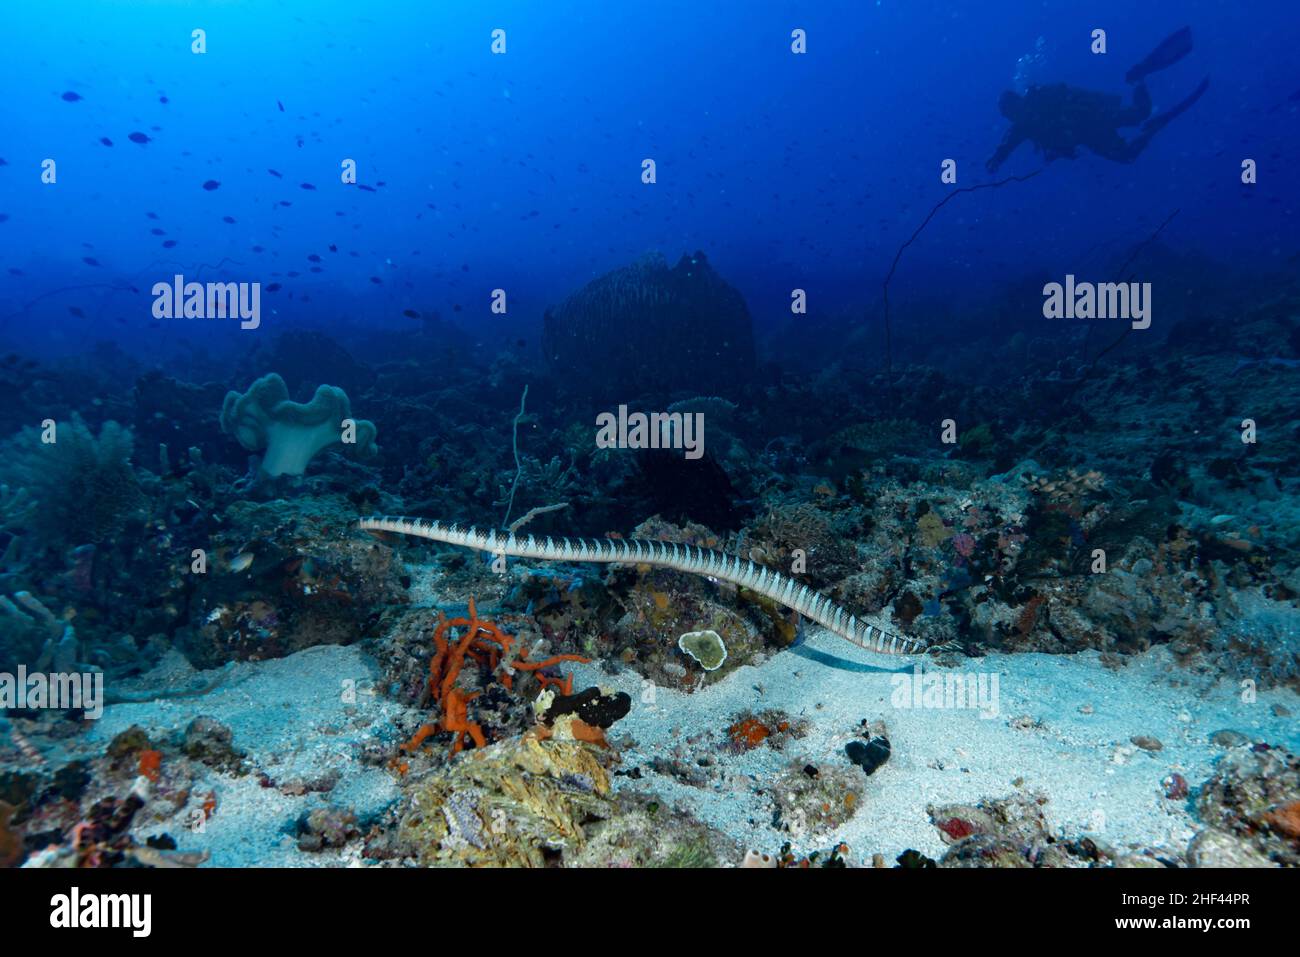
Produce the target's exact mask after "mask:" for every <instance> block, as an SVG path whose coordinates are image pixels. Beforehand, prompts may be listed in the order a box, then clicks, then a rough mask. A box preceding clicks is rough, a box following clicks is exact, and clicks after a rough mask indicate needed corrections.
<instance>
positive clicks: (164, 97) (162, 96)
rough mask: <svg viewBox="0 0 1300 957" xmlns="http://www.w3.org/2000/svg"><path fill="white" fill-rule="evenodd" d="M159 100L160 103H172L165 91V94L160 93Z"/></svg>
mask: <svg viewBox="0 0 1300 957" xmlns="http://www.w3.org/2000/svg"><path fill="white" fill-rule="evenodd" d="M158 102H159V103H162V104H163V105H166V104H168V103H170V102H171V101H170V100H169V99H167V95H166V94H165V93H163V94H159V96H158Z"/></svg>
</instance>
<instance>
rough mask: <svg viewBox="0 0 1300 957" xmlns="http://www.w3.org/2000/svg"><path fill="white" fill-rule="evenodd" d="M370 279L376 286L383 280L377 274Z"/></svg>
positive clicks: (382, 282)
mask: <svg viewBox="0 0 1300 957" xmlns="http://www.w3.org/2000/svg"><path fill="white" fill-rule="evenodd" d="M370 281H371V282H373V283H374V284H375V285H376V286H382V285H383V284H384V281H383V280H382V279H380V278H379V277H378V276H371V277H370Z"/></svg>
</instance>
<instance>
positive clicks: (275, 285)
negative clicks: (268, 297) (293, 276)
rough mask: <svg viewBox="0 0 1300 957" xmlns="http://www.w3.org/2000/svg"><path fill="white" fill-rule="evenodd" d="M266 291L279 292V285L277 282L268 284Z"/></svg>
mask: <svg viewBox="0 0 1300 957" xmlns="http://www.w3.org/2000/svg"><path fill="white" fill-rule="evenodd" d="M266 291H267V292H279V291H280V284H279V283H278V282H273V283H270V284H269V285H268V286H267V287H266Z"/></svg>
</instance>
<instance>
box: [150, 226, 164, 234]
mask: <svg viewBox="0 0 1300 957" xmlns="http://www.w3.org/2000/svg"><path fill="white" fill-rule="evenodd" d="M149 232H150V234H151V235H154V236H166V235H167V230H165V229H159V228H158V227H157V226H155V227H154V228H153V229H151V230H149Z"/></svg>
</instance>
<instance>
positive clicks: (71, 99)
mask: <svg viewBox="0 0 1300 957" xmlns="http://www.w3.org/2000/svg"><path fill="white" fill-rule="evenodd" d="M81 99H85V97H83V96H82V95H81V94H80V93H74V92H73V91H72V90H69V91H68V92H67V93H64V94H63V102H65V103H76V102H77V101H78V100H81Z"/></svg>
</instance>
